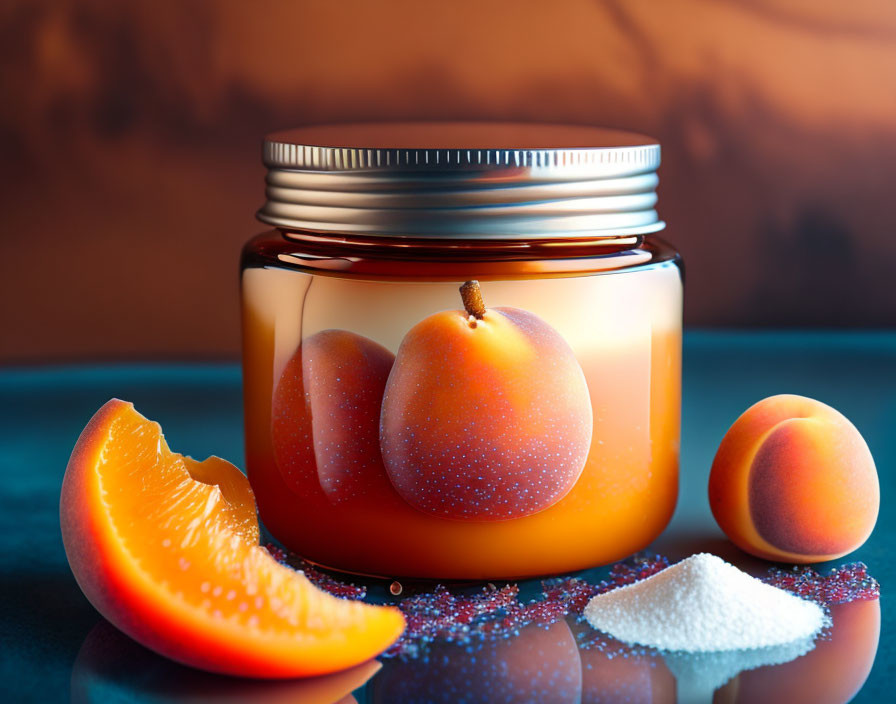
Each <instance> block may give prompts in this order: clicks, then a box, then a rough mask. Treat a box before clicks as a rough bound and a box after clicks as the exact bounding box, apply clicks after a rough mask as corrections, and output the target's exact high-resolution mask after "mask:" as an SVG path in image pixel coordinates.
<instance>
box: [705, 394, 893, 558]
mask: <svg viewBox="0 0 896 704" xmlns="http://www.w3.org/2000/svg"><path fill="white" fill-rule="evenodd" d="M709 505H710V507H711V509H712V513H713V516H715V519H716V521H717V522H718V524H719V527H721V529H722V530H723V531H724V532H725V534H726V535H727V536H728V537H729V538H730V539H731V541H732V542H733V543H734V544H735V545H737V546H738V547H739V548H741V549H742V550H744V551H745V552H748V553H751V554H753V555H756V556H758V557H761V558H764V559H766V560H776V561H781V562H796V563H807V562H822V561H825V560H834V559H837V558H839V557H842V556H843V555H845V554H847V553H849V552H852V551H853V550H855V549H856V548H858V547H859V546H861V545H862V544H863V543H864V542H865V541H866V540H867V539H868V536H869V535H871V531H872V530H873V528H874V524H875V522H876V520H877V512H878V508H879V506H880V487H879V484H878V478H877V470H876V469H875V466H874V460H873V459H872V457H871V452H870V450H869V449H868V445H867V444H866V443H865V440H864V439H863V438H862V436H861V435H860V434H859V431H858V430H857V429H856V428H855V426H854V425H853V424H852V423H850V422H849V420H847V419H846V417H845V416H843V414H841V413H839V412H838V411H836V410H834V409H833V408H831V407H830V406H827V405H825V404H823V403H821V402H819V401H815V400H813V399H811V398H806V397H804V396H795V395H781V396H771V397H769V398H766V399H764V400H762V401H759V403H757V404H755V405H753V406H751V407H750V408H748V409H747V410H746V412H744V414H743V415H742V416H741V417H740V418H738V419H737V420H736V421H735V423H734V425H732V426H731V428H730V429H729V430H728V432H727V433H726V434H725V437H724V439H723V440H722V444H721V445H720V446H719V450H718V452H717V453H716V457H715V460H714V461H713V464H712V470H711V472H710V477H709Z"/></svg>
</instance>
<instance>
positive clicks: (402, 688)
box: [0, 331, 896, 704]
mask: <svg viewBox="0 0 896 704" xmlns="http://www.w3.org/2000/svg"><path fill="white" fill-rule="evenodd" d="M777 393H796V394H802V395H806V396H811V397H814V398H817V399H818V400H820V401H823V402H825V403H828V404H830V405H832V406H834V407H835V408H837V409H838V410H840V411H841V412H842V413H844V414H845V415H846V416H847V417H848V418H850V419H851V420H852V421H853V423H855V425H856V426H857V427H858V428H859V430H860V431H861V432H862V434H863V435H864V436H865V438H866V440H867V441H868V444H869V446H870V447H871V451H872V453H873V454H874V457H875V460H876V462H877V467H878V472H879V474H880V480H881V513H880V517H879V519H878V524H877V527H876V529H875V531H874V534H873V535H872V537H871V539H870V540H869V541H868V542H867V543H866V544H865V545H864V546H863V547H862V548H860V549H859V550H858V551H856V552H855V553H853V554H851V555H849V556H847V557H846V558H844V559H843V560H842V561H839V562H838V563H837V564H842V563H843V562H847V561H852V560H862V561H864V562H865V563H867V565H868V568H869V572H870V573H871V574H872V575H873V576H874V577H876V578H877V579H878V580H879V581H880V582H881V585H882V586H881V592H882V594H883V596H882V599H881V601H880V602H877V601H873V602H854V603H852V604H847V605H842V606H837V607H834V609H833V619H834V626H833V629H832V633H831V635H830V637H829V638H828V639H827V640H824V641H820V642H819V643H818V644H817V645H816V647H815V649H814V650H812V651H810V652H809V653H808V654H806V655H803V656H802V657H797V658H796V659H792V660H790V661H789V662H784V663H783V664H777V665H774V664H765V665H763V663H762V662H756V661H750V658H749V657H744V656H742V655H741V656H737V657H732V658H713V659H709V658H708V659H704V660H702V661H701V660H696V661H695V660H693V659H690V660H686V661H682V660H679V659H676V658H674V657H670V656H666V657H665V658H663V657H661V656H658V655H644V654H642V655H628V656H627V657H614V658H610V657H607V655H606V654H605V653H603V652H602V651H600V650H595V649H589V650H583V649H579V648H577V647H576V639H575V637H574V635H575V634H574V632H575V631H577V630H578V629H581V628H583V626H582V625H581V624H577V623H571V624H570V625H568V624H567V623H566V622H559V623H557V624H554V625H553V626H551V627H549V628H547V629H545V628H540V627H528V628H526V629H524V630H523V632H522V633H521V634H520V635H519V636H518V637H516V638H513V639H510V640H506V641H501V642H497V643H490V644H486V645H485V646H483V647H482V648H481V649H480V650H478V651H476V652H475V653H469V652H467V651H466V650H465V649H463V648H461V647H457V646H449V645H444V646H438V647H437V648H436V649H435V650H434V651H433V652H432V653H431V655H430V658H429V660H428V662H421V661H413V660H412V661H398V660H386V661H384V662H383V663H382V664H381V663H378V662H376V661H373V662H369V663H365V664H363V665H361V666H359V667H357V668H354V669H352V670H349V671H347V672H342V673H338V674H336V675H331V676H329V677H323V678H316V679H313V680H306V681H295V682H273V683H265V682H253V681H246V680H238V679H232V678H227V677H220V676H215V675H210V674H206V673H201V672H197V671H194V670H190V669H188V668H185V667H181V666H179V665H176V664H174V663H170V662H167V661H165V660H164V659H162V658H160V657H158V656H156V655H154V654H153V653H151V652H149V651H146V650H145V649H143V648H142V647H140V646H139V645H137V644H135V643H133V642H132V641H130V640H129V639H128V638H126V637H125V636H123V635H121V634H120V633H119V632H118V631H116V630H115V629H114V628H113V627H111V626H110V625H108V624H107V623H106V622H105V621H104V620H103V619H102V618H101V617H100V616H99V615H98V614H97V612H96V611H95V610H94V609H93V608H92V607H91V606H90V604H89V603H88V602H87V600H86V599H85V598H84V597H83V595H82V594H81V592H80V590H79V589H78V587H77V585H76V584H75V581H74V579H73V577H72V576H71V573H70V572H69V570H68V566H67V564H66V561H65V554H64V552H63V549H62V542H61V538H60V535H59V521H58V500H59V487H60V483H61V480H62V475H63V472H64V470H65V465H66V462H67V460H68V455H69V452H70V451H71V448H72V446H73V445H74V442H75V440H76V439H77V437H78V434H79V432H80V431H81V428H82V427H83V426H84V424H85V423H86V422H87V420H88V419H89V418H90V416H91V415H92V414H93V412H94V411H95V410H96V409H97V408H99V406H100V405H102V404H103V403H104V402H105V401H106V400H107V399H108V398H110V397H112V396H118V397H120V398H124V399H127V400H129V401H133V402H134V404H135V405H136V406H137V409H138V410H139V411H140V412H141V413H143V414H144V415H146V416H147V417H149V418H152V419H154V420H157V421H159V422H160V423H161V424H162V427H163V428H164V429H165V433H166V436H167V438H168V440H169V443H170V445H171V446H172V447H174V448H176V449H178V450H180V451H183V452H185V453H187V454H190V455H193V456H194V457H205V456H207V455H210V454H217V455H220V456H222V457H225V458H227V459H229V460H231V461H233V462H234V463H236V464H237V465H242V440H241V437H242V432H241V431H242V425H241V424H242V419H241V414H242V407H241V398H240V373H239V369H238V367H237V366H236V365H197V364H191V365H172V364H157V365H119V366H115V365H111V366H110V365H103V366H98V365H89V366H71V367H33V368H24V367H17V368H5V369H0V476H2V479H0V692H3V697H2V700H3V701H5V702H6V701H8V702H19V701H22V702H27V701H39V702H56V701H73V702H203V701H233V702H236V701H239V702H246V701H249V702H256V701H257V702H274V701H276V702H351V701H358V702H402V701H418V702H425V701H437V702H460V701H547V702H552V703H553V702H567V701H569V702H578V701H582V702H623V701H626V702H628V701H630V702H674V701H676V697H677V698H678V701H714V702H754V701H755V702H763V704H771V703H773V702H845V701H847V700H849V699H850V698H851V697H853V695H855V701H868V702H878V701H889V700H890V699H891V698H892V691H891V690H892V682H893V681H894V668H896V656H894V650H896V643H894V636H893V624H892V618H893V617H892V613H891V612H890V610H889V609H888V608H887V605H888V601H887V599H888V594H889V588H890V585H891V584H893V580H894V578H896V568H894V566H893V563H892V562H891V560H892V557H891V555H892V550H891V547H890V546H891V544H892V542H893V541H894V539H896V514H894V511H893V509H891V506H892V503H891V502H892V501H893V500H894V491H896V478H894V476H896V475H894V466H893V465H894V463H896V333H875V332H860V333H814V332H736V333H735V332H730V333H729V332H700V331H697V332H690V333H688V334H686V336H685V356H684V398H683V409H682V417H683V428H682V472H681V493H680V499H679V505H678V509H677V511H676V514H675V518H674V519H673V522H672V524H671V525H670V527H669V528H668V529H667V530H666V532H665V533H664V534H663V535H662V536H661V537H660V538H659V539H658V540H657V541H656V543H655V545H654V546H652V549H653V550H655V551H656V552H659V553H662V554H664V555H667V556H669V557H670V558H672V559H678V558H681V557H685V556H687V555H690V554H692V553H694V552H698V551H710V552H714V553H716V554H718V555H721V556H722V557H724V558H725V559H728V560H730V561H732V562H735V563H736V564H738V565H739V566H741V567H742V568H743V569H747V570H748V571H752V572H753V573H754V574H761V573H762V572H763V571H764V570H765V569H767V567H768V566H769V565H768V564H767V563H762V562H761V561H758V560H753V559H751V558H749V557H747V556H745V555H744V554H743V553H741V552H739V551H738V550H737V549H736V548H734V547H733V546H732V545H731V544H730V543H729V542H727V541H726V540H725V539H724V536H723V535H722V534H721V532H720V531H719V529H718V528H717V526H716V525H715V523H714V521H713V519H712V516H711V514H710V513H709V508H708V504H707V500H706V481H707V477H708V473H709V467H710V464H711V462H712V458H713V455H714V453H715V450H716V448H717V446H718V443H719V441H720V440H721V438H722V436H723V435H724V433H725V431H726V430H727V428H728V426H729V425H730V424H731V423H732V422H733V421H734V419H735V418H736V417H737V416H738V415H739V414H740V413H741V412H742V411H743V410H744V409H746V408H747V407H748V406H749V405H750V404H752V403H754V402H755V401H757V400H759V399H761V398H763V397H765V396H769V395H772V394H777ZM831 566H833V564H831V565H820V566H818V568H819V569H820V570H826V569H827V568H828V567H831ZM606 573H607V570H606V569H605V568H598V569H595V570H590V571H588V572H586V573H583V575H584V576H585V577H586V578H588V579H599V578H601V577H603V576H605V575H606ZM521 587H522V589H523V592H524V593H525V592H526V591H527V589H528V590H530V591H531V590H532V589H535V590H536V592H537V583H533V584H530V585H526V584H523V585H521ZM793 655H794V654H790V655H787V654H781V656H780V657H779V658H778V660H779V661H781V660H783V659H789V658H791V657H793ZM869 670H870V672H869ZM713 690H715V692H714V693H713ZM856 692H858V693H856Z"/></svg>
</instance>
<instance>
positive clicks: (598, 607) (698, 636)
mask: <svg viewBox="0 0 896 704" xmlns="http://www.w3.org/2000/svg"><path fill="white" fill-rule="evenodd" d="M585 618H586V619H587V620H588V623H590V624H591V625H592V626H594V628H597V629H599V630H601V631H604V632H605V633H608V634H610V635H611V636H613V637H614V638H617V639H618V640H621V641H623V642H625V643H630V644H638V645H643V646H648V647H652V648H658V649H660V650H677V651H687V652H698V651H718V650H740V649H749V648H765V647H768V646H774V645H781V644H784V643H790V642H792V641H795V640H799V639H804V638H811V637H812V636H814V635H815V634H817V633H818V632H819V631H820V630H821V629H822V628H823V627H824V626H826V625H827V617H826V616H825V614H824V611H822V609H821V607H820V606H818V604H815V603H813V602H811V601H806V600H804V599H800V598H799V597H797V596H794V595H793V594H790V593H788V592H786V591H784V590H783V589H778V588H777V587H773V586H771V585H769V584H764V583H763V582H760V581H759V580H758V579H755V578H754V577H751V576H750V575H748V574H747V573H746V572H741V571H740V570H739V569H737V567H735V566H734V565H730V564H728V563H727V562H725V561H724V560H723V559H721V558H720V557H716V556H715V555H710V554H708V553H700V554H699V555H692V556H691V557H689V558H687V559H686V560H682V561H681V562H679V563H677V564H674V565H672V566H670V567H667V568H666V569H664V570H663V571H662V572H658V573H657V574H655V575H653V576H651V577H648V578H647V579H643V580H641V581H640V582H635V583H634V584H630V585H628V586H626V587H620V588H619V589H614V590H613V591H610V592H606V593H604V594H598V595H597V596H596V597H594V598H593V599H592V600H591V601H590V602H589V603H588V606H587V607H585Z"/></svg>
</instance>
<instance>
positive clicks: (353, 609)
mask: <svg viewBox="0 0 896 704" xmlns="http://www.w3.org/2000/svg"><path fill="white" fill-rule="evenodd" d="M118 422H121V423H125V424H130V425H131V426H132V427H133V428H135V429H136V431H134V432H135V435H134V437H135V438H136V439H134V440H133V441H134V442H135V443H136V442H141V441H142V442H143V443H145V444H151V445H153V446H155V445H156V443H157V444H158V448H159V449H158V453H159V458H162V459H164V458H167V457H170V456H171V455H172V453H171V452H170V450H168V447H167V444H166V443H165V441H164V439H163V438H162V436H161V431H160V428H159V427H158V425H157V424H155V423H150V422H148V421H146V419H145V418H143V417H142V416H140V415H139V414H138V413H137V412H136V411H135V410H134V407H133V406H132V405H131V404H129V403H125V402H124V401H120V400H118V399H112V400H111V401H108V402H107V403H106V404H105V405H104V406H103V407H102V408H101V409H100V410H99V411H97V413H96V414H95V415H94V416H93V418H92V419H91V420H90V422H89V423H88V424H87V426H86V427H85V428H84V430H83V431H82V433H81V436H80V437H79V438H78V442H77V443H76V445H75V448H74V450H73V451H72V455H71V459H70V460H69V463H68V467H67V468H66V472H65V477H64V479H63V482H62V492H61V497H60V522H61V527H62V539H63V544H64V546H65V552H66V556H67V558H68V561H69V565H70V567H71V569H72V572H73V574H74V576H75V579H76V580H77V582H78V585H79V586H80V587H81V590H82V591H83V592H84V595H85V596H86V597H87V598H88V600H89V601H90V602H91V603H92V604H93V606H94V607H95V608H96V609H97V610H98V611H99V612H100V613H101V614H102V615H103V616H104V617H105V618H106V619H108V620H109V621H111V622H112V623H113V624H114V625H115V626H116V627H118V628H119V629H120V630H122V631H124V632H125V633H126V634H127V635H129V636H131V637H132V638H133V639H134V640H136V641H138V642H139V643H141V644H143V645H144V646H146V647H148V648H150V649H151V650H154V651H155V652H157V653H159V654H161V655H164V656H165V657H168V658H171V659H172V660H176V661H178V662H181V663H183V664H185V665H189V666H191V667H197V668H200V669H203V670H208V671H211V672H219V673H224V674H230V675H238V676H243V677H260V678H289V677H301V676H307V675H316V674H324V673H328V672H335V671H338V670H341V669H344V668H347V667H350V666H353V665H356V664H358V663H360V662H363V661H364V660H367V659H369V658H371V657H373V656H375V655H377V654H379V653H380V652H382V651H383V650H385V649H386V648H387V647H388V646H389V645H390V644H391V643H393V642H394V641H395V640H396V639H397V638H398V636H399V635H400V634H401V632H402V630H403V629H404V619H403V617H402V616H401V613H400V612H399V611H398V610H397V609H392V608H386V607H375V606H369V605H366V604H361V603H358V602H350V601H345V600H341V599H337V598H336V597H333V596H331V595H329V594H325V593H324V592H322V591H321V590H319V589H317V588H316V587H314V586H313V585H312V584H311V583H310V582H308V580H307V579H306V578H305V577H304V575H302V574H301V573H297V572H293V571H292V570H289V569H288V568H286V567H283V566H282V565H279V564H278V563H276V561H274V559H273V558H272V557H271V556H270V555H269V554H268V553H267V551H266V550H264V548H262V547H260V546H258V545H257V544H255V542H254V540H257V532H255V533H254V538H253V531H252V530H251V528H248V529H247V528H246V526H245V525H243V524H242V520H243V518H244V517H245V515H246V509H245V507H239V506H237V507H230V508H228V507H225V508H224V510H223V511H222V513H221V514H220V515H222V516H223V518H224V520H226V521H227V523H228V524H229V525H222V526H221V527H219V528H218V531H217V532H216V535H215V536H212V538H213V539H212V541H211V543H212V544H213V545H218V546H221V547H222V548H226V549H230V550H238V548H239V547H240V546H242V547H243V548H244V549H243V550H239V551H238V552H237V553H236V554H237V555H238V556H239V557H240V558H241V560H240V564H239V565H236V564H234V565H227V564H225V565H223V566H222V567H223V568H224V569H226V568H228V567H230V568H232V569H240V568H245V567H246V566H247V565H248V566H249V568H252V567H255V568H260V569H264V570H265V574H263V575H260V576H268V577H270V576H271V574H272V573H273V574H275V576H276V577H277V578H278V579H280V580H281V584H282V583H283V582H288V583H289V584H288V586H289V587H291V588H292V589H293V590H294V591H295V592H297V593H298V594H300V595H301V598H302V599H303V601H304V602H305V603H306V605H307V611H308V612H310V613H312V614H316V613H319V614H320V616H321V619H326V618H329V617H331V616H332V615H333V614H334V613H338V614H341V615H345V616H346V617H347V618H346V620H347V621H349V622H350V623H349V625H347V626H346V627H345V628H344V633H343V632H337V633H333V634H332V635H333V637H332V638H330V639H329V640H327V639H326V638H324V639H321V640H323V642H321V640H318V641H317V642H311V643H308V642H305V640H304V639H303V636H304V635H306V634H304V633H303V632H302V631H301V630H299V629H295V630H294V631H290V632H289V634H288V635H287V636H284V635H282V634H271V633H269V632H261V631H251V630H249V629H247V628H244V627H239V624H237V625H234V624H231V623H228V621H227V620H225V619H222V618H215V617H210V615H209V614H208V613H207V612H206V611H202V610H201V609H199V608H197V607H195V606H193V605H191V604H189V603H187V602H186V601H185V600H184V599H183V598H180V597H179V596H178V595H176V594H172V592H171V590H170V589H168V588H167V587H166V586H165V585H164V584H160V583H159V581H158V580H156V579H153V577H152V576H151V575H150V574H148V573H147V572H146V571H145V570H144V569H143V568H142V567H141V565H140V563H139V561H138V558H137V557H135V556H134V555H132V554H131V552H130V550H129V549H128V548H127V547H126V546H125V545H124V544H123V542H122V539H121V537H120V536H119V535H118V533H117V529H116V526H114V525H113V524H112V523H111V520H110V516H109V514H108V510H107V505H106V503H105V501H106V498H107V497H105V496H104V494H103V491H102V488H101V486H100V472H99V468H100V467H101V466H102V465H103V464H104V462H105V463H106V464H108V463H110V460H109V459H108V457H104V454H105V452H106V450H107V448H108V446H109V442H110V440H111V439H112V437H113V428H114V425H115V424H116V423H118ZM136 454H139V452H138V453H136ZM175 457H177V456H175ZM213 461H214V462H223V460H218V459H217V458H216V459H215V460H213ZM188 465H189V463H188ZM153 469H154V467H153V466H148V467H146V468H145V471H146V472H152V470H153ZM205 469H208V468H205ZM234 470H235V468H234ZM236 472H237V473H239V470H236ZM237 482H238V480H237V479H236V475H234V474H233V473H232V472H228V474H227V477H226V478H225V479H224V480H222V484H227V483H233V484H236V483H237ZM243 482H244V483H245V486H244V487H241V488H240V489H239V490H236V491H234V490H233V489H231V490H229V491H227V493H230V498H231V499H234V500H236V497H238V496H243V497H245V496H250V495H251V493H250V492H249V491H248V482H247V481H246V480H245V478H243ZM201 483H203V484H210V483H212V482H211V477H210V476H209V474H208V473H207V472H205V473H204V476H203V477H202V478H201ZM139 484H140V483H139V482H135V490H138V489H139ZM212 494H214V492H212ZM221 496H222V497H224V501H226V500H227V497H226V496H225V489H224V488H221ZM209 498H210V499H211V498H212V497H209ZM219 505H220V504H218V505H216V506H214V507H213V508H214V509H215V510H216V509H217V508H218V506H219ZM252 515H253V517H254V506H252ZM256 531H257V526H256ZM150 537H152V536H150ZM202 537H206V536H201V535H200V538H202ZM146 547H147V549H150V550H151V549H152V545H151V544H149V541H147V546H146ZM216 559H223V558H216ZM176 569H177V566H176V564H175V565H172V572H175V571H176ZM284 570H285V571H286V572H284ZM256 576H259V575H258V573H256ZM211 578H213V575H212V576H211ZM261 587H262V588H263V587H264V584H262V585H261ZM351 624H355V627H353V626H352V625H351ZM308 636H309V637H308V639H307V640H311V641H313V640H314V638H320V634H318V633H314V634H308Z"/></svg>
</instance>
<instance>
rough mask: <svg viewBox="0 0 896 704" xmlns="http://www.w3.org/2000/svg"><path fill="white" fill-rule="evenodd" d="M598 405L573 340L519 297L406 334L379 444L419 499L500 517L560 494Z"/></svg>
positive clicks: (455, 514) (431, 508)
mask: <svg viewBox="0 0 896 704" xmlns="http://www.w3.org/2000/svg"><path fill="white" fill-rule="evenodd" d="M591 433H592V411H591V401H590V397H589V394H588V387H587V384H586V383H585V375H584V373H583V372H582V368H581V367H580V366H579V363H578V361H577V360H576V358H575V355H574V354H573V352H572V349H570V347H569V345H568V344H567V343H566V341H565V340H564V339H563V338H562V337H561V336H560V334H559V333H558V332H557V331H556V330H554V329H553V328H552V327H551V326H550V325H548V324H547V323H545V322H544V321H543V320H542V319H541V318H539V317H537V316H535V315H533V314H532V313H529V312H527V311H524V310H519V309H516V308H493V309H488V310H486V312H485V314H484V316H483V318H482V319H480V320H476V319H475V318H473V317H472V316H470V315H468V314H467V313H466V312H465V311H462V310H449V311H443V312H440V313H436V314H434V315H431V316H429V317H428V318H426V319H425V320H423V321H422V322H420V323H418V324H417V325H416V326H415V327H414V328H412V329H411V330H410V331H409V332H408V334H407V335H406V336H405V338H404V340H403V341H402V343H401V347H400V348H399V350H398V355H397V356H396V361H395V366H394V367H393V368H392V373H391V374H390V375H389V381H388V383H387V384H386V392H385V398H384V399H383V411H382V416H381V419H380V447H381V448H382V452H383V460H384V461H385V464H386V471H387V472H388V474H389V478H390V479H391V480H392V484H393V485H394V486H395V488H396V490H397V491H398V493H399V494H400V495H401V496H402V497H403V498H404V499H405V501H407V502H408V503H410V504H411V505H412V506H414V507H415V508H417V509H419V510H420V511H423V512H425V513H430V514H433V515H436V516H439V517H442V518H451V519H465V520H478V521H498V520H506V519H511V518H520V517H522V516H528V515H532V514H534V513H538V512H539V511H543V510H544V509H546V508H548V507H550V506H552V505H553V504H555V503H556V502H557V501H559V500H560V499H562V498H563V497H564V496H565V495H566V494H567V493H568V492H569V490H570V489H571V488H572V487H573V485H574V484H575V482H576V480H577V479H578V478H579V475H580V474H581V472H582V469H583V467H584V465H585V460H586V459H587V456H588V450H589V447H590V444H591Z"/></svg>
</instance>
